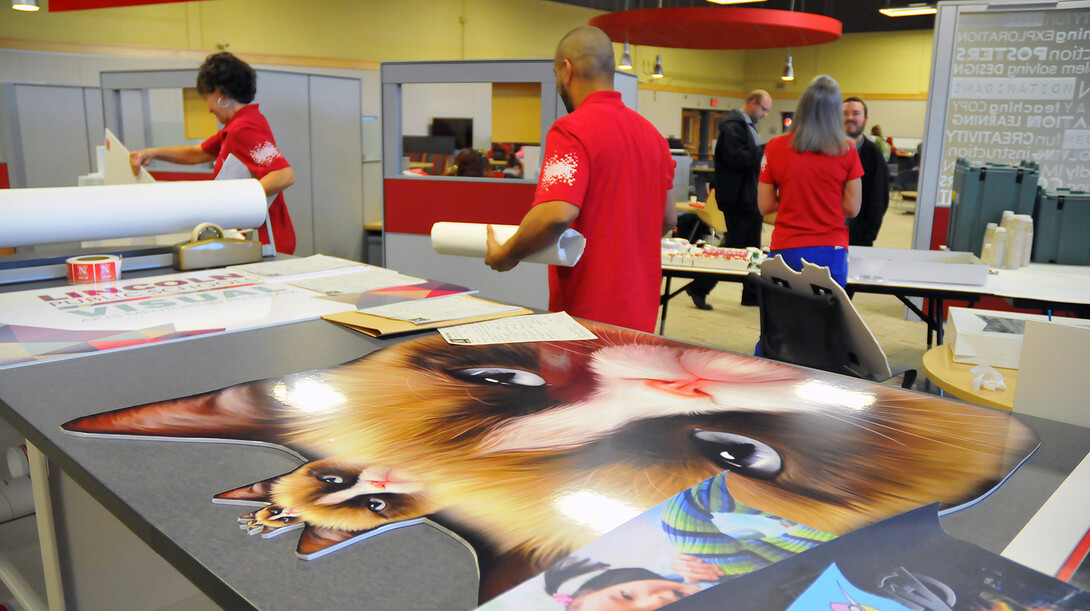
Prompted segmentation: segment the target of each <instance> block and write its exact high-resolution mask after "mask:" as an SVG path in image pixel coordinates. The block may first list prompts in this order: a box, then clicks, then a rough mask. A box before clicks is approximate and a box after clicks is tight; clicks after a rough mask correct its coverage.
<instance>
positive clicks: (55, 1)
mask: <svg viewBox="0 0 1090 611" xmlns="http://www.w3.org/2000/svg"><path fill="white" fill-rule="evenodd" d="M191 1H193V0H49V12H50V13H61V12H64V11H86V10H89V9H96V8H117V7H119V6H141V5H144V4H168V3H171V2H191ZM198 1H200V0H198Z"/></svg>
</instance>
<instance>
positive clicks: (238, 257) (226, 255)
mask: <svg viewBox="0 0 1090 611" xmlns="http://www.w3.org/2000/svg"><path fill="white" fill-rule="evenodd" d="M232 233H234V234H235V235H238V236H242V234H241V233H239V232H237V231H233V232H232ZM172 250H173V251H174V268H175V269H179V270H188V269H204V268H208V267H225V266H227V265H238V264H240V263H255V262H257V261H260V260H261V242H259V241H258V240H257V232H255V231H251V232H250V239H246V238H245V237H227V235H226V234H225V233H224V231H223V229H222V228H221V227H220V226H219V225H216V224H215V223H201V224H200V225H197V226H196V227H194V228H193V234H192V235H191V236H190V238H189V241H188V242H178V243H177V244H175V245H174V246H173V249H172Z"/></svg>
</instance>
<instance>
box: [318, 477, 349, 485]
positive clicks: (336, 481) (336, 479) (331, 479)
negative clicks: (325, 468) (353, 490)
mask: <svg viewBox="0 0 1090 611" xmlns="http://www.w3.org/2000/svg"><path fill="white" fill-rule="evenodd" d="M318 481H320V482H322V483H325V484H343V483H344V478H342V477H341V476H339V475H319V476H318Z"/></svg>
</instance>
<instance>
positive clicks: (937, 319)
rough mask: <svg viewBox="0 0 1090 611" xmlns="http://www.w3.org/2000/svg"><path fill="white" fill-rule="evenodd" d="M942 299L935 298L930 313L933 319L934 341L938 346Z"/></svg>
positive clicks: (940, 332) (940, 342)
mask: <svg viewBox="0 0 1090 611" xmlns="http://www.w3.org/2000/svg"><path fill="white" fill-rule="evenodd" d="M942 307H943V306H942V297H936V298H935V309H934V310H932V311H931V315H932V316H933V317H934V318H935V332H936V341H937V342H938V345H939V346H941V345H942Z"/></svg>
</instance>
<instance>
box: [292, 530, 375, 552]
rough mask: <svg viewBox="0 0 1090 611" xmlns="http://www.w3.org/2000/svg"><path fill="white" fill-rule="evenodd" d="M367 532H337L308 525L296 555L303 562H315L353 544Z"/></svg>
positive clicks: (300, 538)
mask: <svg viewBox="0 0 1090 611" xmlns="http://www.w3.org/2000/svg"><path fill="white" fill-rule="evenodd" d="M366 532H368V531H359V530H337V529H335V528H325V527H322V526H311V525H310V524H307V526H306V528H304V529H303V534H302V536H300V537H299V545H298V547H296V549H295V555H296V556H298V557H300V558H302V559H303V560H313V559H315V558H317V557H319V556H324V555H325V554H328V553H329V552H332V551H334V550H337V549H340V548H342V547H344V546H346V545H348V544H350V543H353V540H354V539H355V538H357V537H359V536H360V535H362V534H364V533H366Z"/></svg>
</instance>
